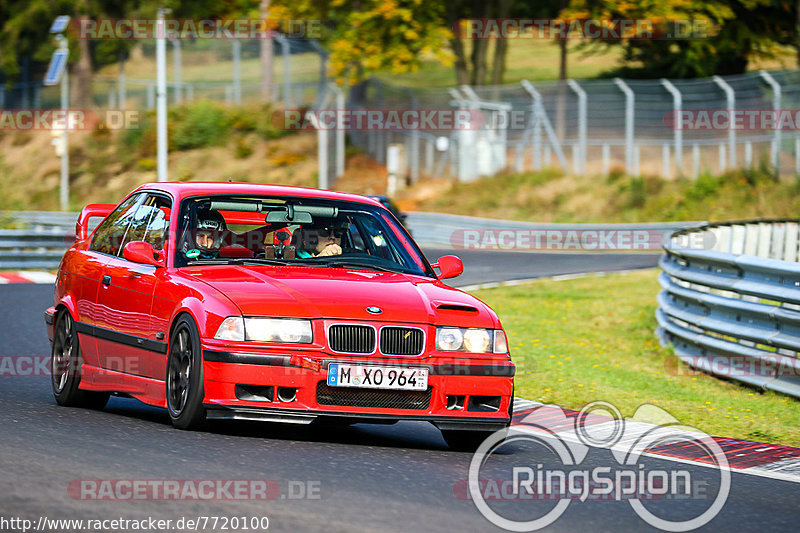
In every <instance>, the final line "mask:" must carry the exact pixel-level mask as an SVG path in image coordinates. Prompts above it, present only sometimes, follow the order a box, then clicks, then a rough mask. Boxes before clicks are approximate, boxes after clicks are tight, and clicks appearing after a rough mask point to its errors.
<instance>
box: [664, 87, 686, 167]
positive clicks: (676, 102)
mask: <svg viewBox="0 0 800 533" xmlns="http://www.w3.org/2000/svg"><path fill="white" fill-rule="evenodd" d="M661 85H663V86H664V88H665V89H666V90H667V91H668V92H669V93H670V94H671V95H672V112H673V114H674V120H673V124H672V127H673V128H674V133H673V136H674V140H675V174H676V175H677V176H680V175H682V174H683V124H682V123H681V112H682V111H683V97H682V96H681V92H680V91H679V90H678V88H677V87H675V86H674V85H673V84H672V82H671V81H669V80H668V79H665V78H662V79H661Z"/></svg>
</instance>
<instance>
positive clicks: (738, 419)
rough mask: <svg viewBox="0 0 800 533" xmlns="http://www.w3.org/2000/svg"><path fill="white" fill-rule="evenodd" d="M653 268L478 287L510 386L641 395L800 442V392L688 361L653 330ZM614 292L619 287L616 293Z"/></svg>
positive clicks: (619, 400)
mask: <svg viewBox="0 0 800 533" xmlns="http://www.w3.org/2000/svg"><path fill="white" fill-rule="evenodd" d="M656 277H657V271H656V270H644V271H639V272H634V273H631V274H626V275H619V274H612V275H607V276H604V277H594V276H592V277H587V278H581V279H575V280H567V281H548V280H542V281H539V282H535V283H531V284H527V285H518V286H512V287H499V288H495V289H486V290H480V291H475V292H474V294H475V295H476V296H477V297H478V298H480V299H481V300H483V301H485V302H486V303H487V304H489V305H490V306H492V307H493V308H494V309H495V311H497V313H498V315H499V317H500V320H501V321H502V323H503V326H504V327H505V329H506V332H507V333H508V339H509V346H510V349H511V355H512V358H513V359H514V362H515V363H516V365H517V375H516V378H515V383H516V394H517V396H521V397H524V398H528V399H531V400H536V401H540V402H544V403H553V404H557V405H560V406H562V407H566V408H570V409H576V410H577V409H580V408H581V407H582V406H584V405H585V404H587V403H589V402H592V401H596V400H604V401H607V402H610V403H612V404H614V405H616V406H617V407H618V408H619V409H620V411H621V413H622V414H623V416H626V417H628V416H632V415H633V413H634V412H635V410H636V408H637V407H639V406H640V405H642V404H652V405H656V406H658V407H661V408H663V409H665V410H666V411H668V412H669V413H671V414H672V415H673V416H674V417H675V418H677V419H678V421H679V422H680V423H681V424H684V425H688V426H692V427H696V428H698V429H700V430H702V431H705V432H706V433H708V434H711V435H717V436H723V437H735V438H741V439H748V440H756V441H765V442H771V443H780V444H786V445H794V446H800V410H798V409H797V400H795V399H794V398H791V397H788V396H784V395H781V394H778V393H775V392H764V393H762V392H760V391H758V390H756V389H752V388H749V387H747V386H744V385H740V384H738V383H735V382H732V381H723V380H720V379H717V378H714V377H711V376H709V375H705V374H702V373H697V372H693V371H691V370H690V369H689V368H688V367H686V366H685V365H683V364H682V363H679V362H678V360H677V358H676V357H675V356H674V355H673V354H672V351H671V349H670V348H664V347H661V346H660V345H659V343H658V340H657V339H656V336H655V333H654V331H655V328H656V321H655V317H654V313H655V309H656V294H657V293H658V291H659V285H658V282H657V280H656ZM620 295H624V298H621V297H620Z"/></svg>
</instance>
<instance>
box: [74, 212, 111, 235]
mask: <svg viewBox="0 0 800 533" xmlns="http://www.w3.org/2000/svg"><path fill="white" fill-rule="evenodd" d="M116 207H117V206H116V204H89V205H87V206H86V207H84V208H83V209H82V210H81V214H80V215H78V222H77V223H76V224H75V238H76V239H77V240H79V241H82V240H84V239H86V238H87V237H88V236H89V219H90V218H94V217H103V218H106V217H107V216H108V215H110V214H111V212H112V211H113V210H114V208H116Z"/></svg>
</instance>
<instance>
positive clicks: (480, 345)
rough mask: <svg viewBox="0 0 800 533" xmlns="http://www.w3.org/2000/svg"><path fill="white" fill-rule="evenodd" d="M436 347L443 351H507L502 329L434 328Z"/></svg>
mask: <svg viewBox="0 0 800 533" xmlns="http://www.w3.org/2000/svg"><path fill="white" fill-rule="evenodd" d="M436 349H437V350H440V351H444V352H470V353H508V345H507V343H506V334H505V332H504V331H503V330H502V329H481V328H452V327H443V328H436Z"/></svg>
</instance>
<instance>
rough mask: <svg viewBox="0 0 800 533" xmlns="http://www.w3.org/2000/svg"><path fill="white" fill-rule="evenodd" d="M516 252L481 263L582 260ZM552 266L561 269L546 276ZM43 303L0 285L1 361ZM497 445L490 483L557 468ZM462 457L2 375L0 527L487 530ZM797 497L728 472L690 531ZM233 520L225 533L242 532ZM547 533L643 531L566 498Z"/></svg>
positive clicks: (33, 342) (526, 508)
mask: <svg viewBox="0 0 800 533" xmlns="http://www.w3.org/2000/svg"><path fill="white" fill-rule="evenodd" d="M464 255H465V257H464V259H465V264H466V268H467V271H466V273H465V275H464V278H463V279H466V281H468V282H469V283H475V282H480V281H493V280H497V279H498V278H497V277H496V276H493V277H490V278H487V277H486V276H484V275H478V276H477V277H476V278H468V277H467V276H470V275H471V274H474V273H472V272H470V270H471V269H472V268H473V266H474V267H475V268H476V269H477V268H483V267H481V265H479V264H478V265H476V264H475V258H473V257H470V256H469V255H467V254H464ZM513 255H514V256H515V257H514V258H513V259H511V258H507V257H505V256H504V257H503V259H502V261H498V260H497V257H496V255H495V256H492V258H491V259H490V261H491V263H493V264H501V265H503V271H505V269H506V267H509V268H510V269H511V270H513V272H511V273H509V274H508V277H506V279H519V278H528V277H534V276H535V275H537V274H539V275H546V274H548V273H559V274H563V273H566V272H564V270H563V268H564V265H561V268H559V265H557V264H556V263H557V261H558V260H559V259H558V258H565V261H566V262H567V263H569V264H570V265H571V266H570V268H579V264H578V263H579V262H580V257H579V256H558V258H553V257H549V256H547V257H545V256H539V254H524V255H523V254H513ZM432 256H433V257H437V256H436V255H434V254H432ZM640 257H646V256H640ZM598 258H599V259H598ZM650 259H651V261H654V260H655V256H650ZM526 261H527V266H526ZM572 261H576V263H572ZM622 262H623V261H614V256H589V259H587V257H584V258H583V269H582V270H584V271H586V270H588V271H596V270H605V269H609V268H610V269H620V268H632V266H631V265H627V266H622V264H621V263H622ZM642 266H649V265H642ZM615 267H616V268H615ZM555 268H559V270H558V271H557V272H552V269H555ZM490 271H492V270H491V269H490ZM497 271H498V268H497V267H494V272H495V273H497ZM504 274H505V272H504ZM458 279H459V281H461V282H462V284H466V283H463V279H462V278H458ZM51 304H52V287H50V286H47V285H33V284H29V285H5V286H0V324H2V329H0V355H3V356H8V355H11V356H24V355H46V354H48V353H49V345H48V342H47V338H46V335H45V329H44V321H43V316H42V311H43V310H44V309H45V308H46V307H47V306H48V305H51ZM503 451H504V453H503V454H502V455H501V456H498V457H496V460H495V461H493V462H492V463H491V464H490V465H489V466H490V468H491V469H492V471H491V472H489V477H495V478H498V479H503V478H508V477H509V472H510V468H511V467H512V466H517V465H530V466H532V467H535V465H537V464H543V465H545V467H550V468H558V467H559V463H558V461H557V460H555V458H554V456H553V455H552V454H551V453H549V452H547V451H546V450H544V449H543V448H541V447H537V446H535V445H533V444H526V443H519V444H512V445H509V446H507V447H505V448H504V449H503ZM470 459H471V454H468V453H459V452H453V451H450V450H448V449H447V447H446V445H445V443H444V441H443V440H442V439H441V437H440V435H439V433H438V431H437V430H435V429H434V428H433V427H432V426H430V425H428V424H425V423H414V422H402V423H399V424H396V425H393V426H372V425H355V426H351V427H339V428H331V427H316V426H303V427H294V426H288V425H278V424H256V423H234V424H225V425H218V426H215V427H214V428H213V431H212V432H183V431H178V430H174V429H173V428H172V427H171V426H170V424H169V420H168V417H167V415H166V413H165V412H164V411H162V410H159V409H155V408H151V407H147V406H145V405H143V404H141V403H139V402H137V401H136V400H130V399H119V398H113V399H112V400H111V401H110V403H109V405H108V407H106V409H105V410H104V411H102V412H95V411H88V410H82V409H68V408H61V407H58V406H57V405H56V404H55V402H54V400H53V398H52V394H51V391H50V384H49V378H47V377H28V376H7V375H3V376H0V464H2V470H0V483H2V491H0V523H2V519H3V518H5V519H8V518H13V517H20V518H27V519H30V520H33V521H34V523H36V522H37V521H38V519H39V517H42V516H45V517H47V518H48V519H54V518H72V519H84V520H87V519H114V518H126V519H133V518H147V517H153V518H156V519H173V520H177V519H179V518H181V517H186V518H193V517H198V516H212V517H213V516H218V517H222V516H225V517H234V516H236V517H248V518H249V517H261V516H267V517H268V518H269V520H270V526H269V530H270V531H286V532H302V531H324V532H326V533H332V532H337V531H348V532H349V531H398V532H401V531H402V532H410V531H446V532H451V531H459V532H467V531H492V530H498V529H497V528H496V527H495V526H493V525H492V524H491V523H489V522H488V521H487V520H486V519H485V518H484V517H483V516H482V515H481V514H480V513H479V512H478V511H477V510H476V508H475V506H474V504H473V503H472V502H471V501H468V500H466V499H463V494H462V490H461V489H462V488H463V486H464V480H466V478H467V472H468V468H469V462H470ZM615 464H616V462H615V460H614V458H613V457H612V456H611V454H610V452H608V451H606V450H592V451H591V452H590V453H589V455H588V456H587V458H586V460H584V462H583V463H582V467H584V468H591V467H594V466H611V467H613V466H614V465H615ZM647 465H648V468H654V467H657V468H661V469H664V470H668V471H669V470H675V469H678V468H680V469H682V470H686V471H688V472H689V473H690V474H691V476H692V480H694V481H697V482H699V483H700V485H702V486H704V487H705V489H706V490H707V493H708V497H711V498H713V496H714V494H715V493H716V488H715V487H716V484H717V482H718V476H717V475H716V472H715V471H714V470H711V469H708V468H704V467H701V466H696V465H690V464H678V463H673V462H669V461H665V460H661V459H648V460H647ZM86 479H90V480H91V479H94V480H97V479H100V480H120V479H139V480H141V479H144V480H164V479H170V480H175V479H177V480H207V479H212V480H218V479H221V480H239V479H244V480H250V479H266V480H274V481H275V482H276V483H277V484H278V485H279V486H280V491H281V494H280V496H276V497H275V499H273V500H270V501H220V500H217V501H203V502H198V501H139V500H137V501H104V502H98V501H85V500H81V499H76V498H74V497H73V496H71V495H70V493H69V492H68V487H69V485H70V483H71V482H74V480H86ZM290 485H291V486H292V487H295V488H297V487H300V486H304V487H308V488H310V489H311V491H312V496H313V497H312V498H307V497H306V498H295V496H298V495H299V493H300V491H299V490H295V491H294V492H291V491H290ZM797 495H798V486H797V484H795V483H791V482H787V481H778V480H773V479H768V478H762V477H755V476H750V475H745V474H740V473H735V472H734V473H733V474H732V480H731V491H730V496H729V498H728V501H727V503H726V505H725V506H724V507H723V509H722V511H721V512H720V513H719V515H718V516H717V517H716V518H714V519H713V520H712V521H711V522H710V523H709V524H708V525H706V526H705V527H704V528H702V529H701V530H708V531H725V532H731V531H754V532H759V533H761V532H764V531H788V530H797V524H798V519H799V518H800V510H798V509H799V508H798V505H797ZM459 496H461V497H459ZM708 504H709V502H708V501H707V500H702V499H698V498H697V497H694V498H690V499H670V498H667V499H661V500H657V501H654V502H650V503H648V504H647V508H648V509H651V510H653V511H654V512H656V513H658V514H659V515H661V516H663V517H667V518H672V519H683V518H688V517H689V516H691V515H696V514H699V512H702V510H703V509H704V508H706V507H707V506H708ZM542 506H548V508H549V507H551V506H552V505H551V504H545V503H531V502H503V503H499V504H496V507H495V508H496V509H498V510H499V511H501V512H502V513H503V514H504V515H506V516H508V517H510V518H515V519H530V518H535V517H536V516H540V515H541V514H543V507H542ZM218 524H220V523H219V522H218ZM230 525H231V523H229V524H228V526H229V527H228V531H243V529H242V528H241V527H240V528H238V529H232V528H231V527H230ZM3 529H6V530H13V529H12V528H11V527H9V526H6V527H5V528H3ZM17 530H19V529H17ZM51 530H52V531H59V530H58V529H51ZM63 530H65V529H60V531H63ZM170 530H172V531H178V529H175V528H174V527H173V528H172V529H170ZM199 530H203V529H202V528H200V529H199ZM212 530H214V531H222V529H221V527H217V528H216V529H212V528H211V525H210V524H209V525H208V526H207V527H206V528H205V531H212ZM547 530H549V531H651V530H654V528H653V527H652V526H649V525H648V524H646V523H645V522H643V521H642V520H641V519H640V518H639V517H638V516H637V515H636V514H635V513H634V512H633V511H632V509H631V507H630V506H629V504H628V503H627V502H624V501H623V502H584V503H581V502H573V503H571V504H570V506H569V508H568V509H567V510H566V512H565V513H564V515H563V516H562V517H561V518H559V519H558V520H557V521H556V522H554V523H553V524H552V525H550V526H549V527H548V528H547Z"/></svg>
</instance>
